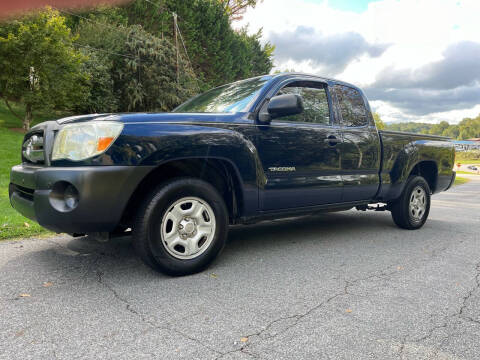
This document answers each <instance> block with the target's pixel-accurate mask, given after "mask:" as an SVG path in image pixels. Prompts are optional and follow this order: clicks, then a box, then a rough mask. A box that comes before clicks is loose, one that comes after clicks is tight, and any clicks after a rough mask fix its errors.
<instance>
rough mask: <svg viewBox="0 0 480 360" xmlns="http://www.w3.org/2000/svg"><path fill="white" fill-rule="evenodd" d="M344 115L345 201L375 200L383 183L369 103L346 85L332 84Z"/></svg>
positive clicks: (343, 166)
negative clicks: (381, 182)
mask: <svg viewBox="0 0 480 360" xmlns="http://www.w3.org/2000/svg"><path fill="white" fill-rule="evenodd" d="M333 89H334V93H335V96H334V97H335V100H336V104H337V106H338V109H339V113H340V116H341V126H342V135H343V143H342V144H341V152H342V160H341V170H342V179H343V185H344V187H343V196H342V201H343V202H351V201H362V200H369V199H373V198H374V197H375V195H376V193H377V191H378V188H379V184H380V175H379V173H380V161H381V144H380V137H379V135H378V131H377V128H376V127H375V122H374V121H373V118H372V116H371V111H370V108H369V106H368V102H367V101H366V99H365V98H364V97H363V96H362V94H361V92H360V91H359V90H357V89H355V88H353V87H350V86H346V85H343V84H342V85H335V86H334V87H333Z"/></svg>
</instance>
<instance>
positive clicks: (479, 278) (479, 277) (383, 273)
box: [215, 241, 480, 360]
mask: <svg viewBox="0 0 480 360" xmlns="http://www.w3.org/2000/svg"><path fill="white" fill-rule="evenodd" d="M462 242H463V241H462ZM448 248H449V247H448V246H443V247H441V248H437V249H433V251H432V252H431V254H430V256H429V257H428V260H431V259H432V258H434V257H437V256H439V255H440V254H441V253H443V252H444V251H446V250H447V249H448ZM428 260H427V259H426V261H428ZM392 267H393V265H392V266H388V267H387V268H385V269H383V270H380V271H379V272H377V273H375V274H372V275H369V276H365V277H362V278H358V279H354V280H344V281H345V286H344V288H343V291H342V292H339V293H336V294H334V295H332V296H331V297H329V298H328V299H326V300H325V301H322V302H321V303H319V304H317V305H315V306H313V307H311V308H309V309H308V310H307V311H305V312H304V313H301V314H294V315H290V316H284V317H280V318H277V319H275V320H273V321H271V322H269V323H268V324H267V325H266V326H265V327H264V328H263V329H261V330H259V331H257V332H254V333H251V334H248V335H245V337H246V338H248V343H245V344H244V345H243V346H242V347H240V348H237V349H234V350H231V351H228V352H226V353H222V354H221V355H220V356H219V357H217V358H216V359H215V360H219V359H221V358H223V357H224V356H226V355H228V354H231V353H235V352H242V353H245V354H247V355H250V356H252V357H255V356H253V355H252V354H251V353H248V352H246V350H247V349H248V347H249V346H250V345H251V344H252V342H250V338H256V337H258V338H262V339H272V338H274V337H276V336H278V335H280V334H283V333H285V332H287V331H288V330H290V329H291V328H293V327H295V326H296V325H297V324H298V323H299V322H300V321H301V320H302V319H303V318H305V317H307V316H308V315H310V314H312V313H313V312H315V311H316V310H318V309H320V308H322V307H323V306H325V305H327V304H328V303H330V302H331V301H333V300H334V299H336V298H338V297H341V296H348V295H353V296H355V295H356V294H352V293H351V292H349V288H351V287H353V286H354V285H355V284H357V283H359V282H362V281H367V280H370V279H373V278H378V279H387V280H388V279H389V277H390V276H391V275H393V274H395V273H397V272H399V271H396V270H394V271H390V272H388V270H389V269H390V268H392ZM476 271H477V272H476V276H475V280H476V285H475V286H474V288H473V289H472V290H470V291H469V292H468V294H467V295H466V296H465V297H464V298H463V301H462V306H461V308H460V310H459V311H458V312H456V313H454V314H450V315H446V316H445V317H444V319H443V322H442V324H440V325H436V326H434V327H432V328H431V329H429V330H428V333H427V334H426V335H425V336H423V337H421V338H419V339H416V340H414V341H413V342H415V343H418V342H421V341H424V340H426V339H428V338H430V337H432V336H433V333H434V332H435V331H437V330H439V329H442V328H447V327H448V321H447V320H448V319H449V318H451V317H455V316H460V317H462V318H463V319H466V320H468V321H472V322H475V323H478V324H480V321H478V320H475V319H472V318H471V317H467V316H461V315H462V314H463V311H464V309H465V308H466V303H467V301H468V299H469V298H470V297H471V296H472V295H473V293H474V292H475V291H476V290H477V289H478V288H480V263H478V264H477V265H476ZM289 320H293V323H292V324H290V325H289V326H286V327H285V328H284V329H283V330H282V331H279V332H276V333H275V334H274V335H271V336H268V337H263V336H262V335H263V334H264V333H266V332H267V331H268V330H269V329H271V328H272V327H273V326H274V325H276V324H277V323H281V322H285V321H289ZM448 337H449V335H448V334H447V336H446V337H445V339H443V341H442V344H443V343H444V342H445V341H446V340H447V339H448ZM407 338H408V335H406V336H404V337H403V340H402V342H401V345H400V347H399V350H398V356H399V358H400V359H403V358H404V351H405V345H406V342H407ZM436 352H438V349H436Z"/></svg>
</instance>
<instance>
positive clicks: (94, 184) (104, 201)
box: [9, 165, 152, 233]
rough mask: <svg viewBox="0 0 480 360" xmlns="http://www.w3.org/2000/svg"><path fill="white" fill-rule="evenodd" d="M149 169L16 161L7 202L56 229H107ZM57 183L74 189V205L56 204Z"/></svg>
mask: <svg viewBox="0 0 480 360" xmlns="http://www.w3.org/2000/svg"><path fill="white" fill-rule="evenodd" d="M151 170H152V167H144V166H82V167H37V166H29V165H17V166H14V167H13V168H12V171H11V174H10V186H9V195H10V203H11V204H12V206H13V207H14V208H15V209H16V210H17V211H18V212H19V213H21V214H22V215H24V216H26V217H27V218H29V219H32V220H34V221H36V222H38V223H39V224H40V225H41V226H43V227H45V228H47V229H49V230H52V231H55V232H66V233H87V232H109V231H113V230H114V229H115V227H116V226H117V225H118V224H119V223H120V220H121V218H122V215H123V212H124V210H125V208H126V206H127V204H128V201H129V199H130V197H131V195H132V194H133V192H134V191H135V189H136V188H137V186H138V185H139V184H140V182H141V181H142V179H143V178H144V177H145V176H146V175H147V174H148V173H149V172H150V171H151ZM59 183H62V184H71V185H73V186H74V187H75V189H76V190H77V192H78V203H77V205H76V207H75V208H73V209H65V208H59V206H58V205H57V206H55V201H56V200H55V199H56V198H58V196H56V193H55V191H56V190H55V189H57V188H58V184H59Z"/></svg>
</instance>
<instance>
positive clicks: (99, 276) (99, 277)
mask: <svg viewBox="0 0 480 360" xmlns="http://www.w3.org/2000/svg"><path fill="white" fill-rule="evenodd" d="M103 276H104V273H103V272H101V271H97V281H98V283H99V284H100V285H102V286H103V287H105V288H106V289H107V290H109V291H110V292H111V293H112V294H113V296H114V297H115V298H116V299H117V300H118V301H120V302H122V303H123V304H124V305H125V309H126V310H127V311H128V312H130V313H131V314H133V315H134V316H136V317H137V318H139V319H140V320H141V321H142V322H143V323H144V324H147V325H149V326H150V327H151V328H153V329H157V330H167V331H173V332H175V333H176V334H178V335H180V336H182V337H184V338H185V339H188V340H190V341H193V342H195V343H197V344H198V345H200V346H201V347H203V348H204V349H207V350H209V351H212V352H214V353H216V354H221V352H220V351H218V350H215V349H213V348H211V347H210V346H208V345H205V344H204V343H202V342H201V341H200V340H199V339H197V338H194V337H192V336H190V335H188V334H185V333H184V332H182V331H180V330H178V329H175V328H172V327H165V326H159V325H157V324H155V323H154V322H153V321H151V320H149V319H147V318H146V317H145V316H144V315H143V314H141V313H140V312H138V311H137V310H136V309H135V308H134V307H133V306H132V304H130V302H129V301H128V300H127V299H125V298H124V297H122V296H121V295H120V294H119V293H118V292H117V291H116V290H115V289H114V288H113V287H112V286H111V285H110V284H109V283H108V282H106V281H105V280H104V278H103ZM143 333H145V332H143Z"/></svg>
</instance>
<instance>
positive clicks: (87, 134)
mask: <svg viewBox="0 0 480 360" xmlns="http://www.w3.org/2000/svg"><path fill="white" fill-rule="evenodd" d="M122 129H123V124H122V123H119V122H113V121H90V122H84V123H80V124H71V125H66V126H65V127H63V128H62V129H61V130H60V131H59V132H58V134H57V137H56V138H55V143H54V145H53V154H52V160H60V159H68V160H73V161H80V160H84V159H88V158H91V157H93V156H95V155H98V154H101V153H103V152H105V151H107V149H108V148H109V147H110V145H112V144H113V142H114V141H115V140H116V139H117V137H118V135H120V133H121V132H122Z"/></svg>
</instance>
